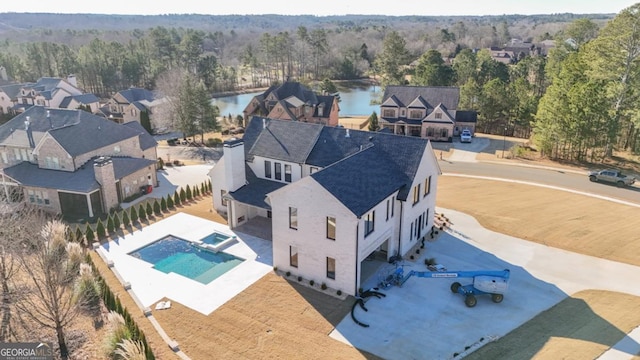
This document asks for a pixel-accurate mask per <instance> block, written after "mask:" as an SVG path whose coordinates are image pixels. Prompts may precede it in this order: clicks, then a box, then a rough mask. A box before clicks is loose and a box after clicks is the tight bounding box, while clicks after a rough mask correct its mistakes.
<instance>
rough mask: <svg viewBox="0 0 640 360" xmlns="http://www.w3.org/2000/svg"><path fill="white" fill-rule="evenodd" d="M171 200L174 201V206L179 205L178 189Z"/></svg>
mask: <svg viewBox="0 0 640 360" xmlns="http://www.w3.org/2000/svg"><path fill="white" fill-rule="evenodd" d="M173 202H174V203H176V206H180V195H178V191H177V190H176V193H175V194H174V195H173Z"/></svg>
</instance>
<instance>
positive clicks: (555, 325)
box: [466, 290, 640, 360]
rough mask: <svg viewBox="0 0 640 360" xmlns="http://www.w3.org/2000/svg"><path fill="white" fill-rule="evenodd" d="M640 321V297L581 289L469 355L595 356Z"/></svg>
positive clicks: (473, 356)
mask: <svg viewBox="0 0 640 360" xmlns="http://www.w3.org/2000/svg"><path fill="white" fill-rule="evenodd" d="M620 309H624V311H620ZM638 324H640V297H637V296H632V295H628V294H621V293H616V292H608V291H596V290H587V291H581V292H579V293H576V294H574V295H573V296H571V297H569V298H567V299H565V300H563V301H562V302H560V303H558V304H556V305H555V306H553V307H552V308H550V309H548V310H546V311H544V312H542V313H541V314H539V315H538V316H536V317H535V318H533V319H532V320H531V321H528V322H527V323H525V324H524V325H522V326H520V327H519V328H517V329H515V330H514V331H512V332H510V333H509V334H507V335H506V336H504V337H503V338H501V339H499V340H498V341H496V342H493V343H490V344H487V345H485V346H484V347H482V348H480V349H479V350H478V351H476V352H474V353H472V354H471V355H469V356H467V357H466V359H470V360H473V359H512V360H515V359H523V360H524V359H533V358H535V359H550V360H551V359H553V360H555V359H595V358H597V357H598V356H600V355H601V354H602V353H603V352H605V351H606V350H608V349H609V348H610V347H611V346H613V345H615V344H616V343H617V342H618V341H620V340H622V339H623V338H624V337H625V336H626V334H627V333H628V332H630V331H631V330H633V329H634V328H635V327H636V326H638Z"/></svg>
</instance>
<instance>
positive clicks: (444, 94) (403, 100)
mask: <svg viewBox="0 0 640 360" xmlns="http://www.w3.org/2000/svg"><path fill="white" fill-rule="evenodd" d="M392 96H395V98H396V99H397V101H398V102H399V104H398V106H400V107H406V106H408V105H409V104H411V103H412V102H413V101H414V100H415V99H416V98H418V97H419V96H421V97H422V98H423V99H424V101H426V102H427V103H429V104H443V105H444V106H446V108H447V109H451V110H455V109H457V108H458V102H459V101H460V89H459V88H457V87H452V86H400V85H391V86H387V87H386V88H385V90H384V95H383V97H382V104H385V101H387V99H389V98H390V97H392Z"/></svg>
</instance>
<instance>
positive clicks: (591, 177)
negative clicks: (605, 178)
mask: <svg viewBox="0 0 640 360" xmlns="http://www.w3.org/2000/svg"><path fill="white" fill-rule="evenodd" d="M589 181H591V182H598V178H597V177H596V176H595V175H591V176H589Z"/></svg>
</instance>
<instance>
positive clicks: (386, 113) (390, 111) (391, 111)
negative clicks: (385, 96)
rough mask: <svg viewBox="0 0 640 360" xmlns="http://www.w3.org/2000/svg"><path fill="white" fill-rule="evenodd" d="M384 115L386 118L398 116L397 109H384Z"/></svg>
mask: <svg viewBox="0 0 640 360" xmlns="http://www.w3.org/2000/svg"><path fill="white" fill-rule="evenodd" d="M382 116H383V117H386V118H393V117H396V111H395V110H394V109H383V110H382Z"/></svg>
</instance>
